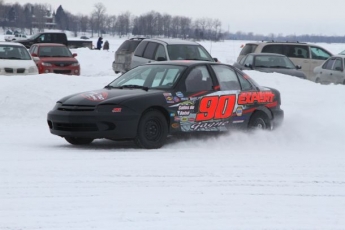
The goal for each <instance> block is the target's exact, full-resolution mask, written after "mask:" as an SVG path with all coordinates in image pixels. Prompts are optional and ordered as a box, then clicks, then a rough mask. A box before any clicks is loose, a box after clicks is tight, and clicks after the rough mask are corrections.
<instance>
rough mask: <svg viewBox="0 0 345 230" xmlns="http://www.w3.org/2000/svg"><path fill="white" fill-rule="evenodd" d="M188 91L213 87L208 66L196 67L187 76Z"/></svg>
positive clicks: (205, 89)
mask: <svg viewBox="0 0 345 230" xmlns="http://www.w3.org/2000/svg"><path fill="white" fill-rule="evenodd" d="M185 85H186V91H187V92H199V91H210V90H213V89H212V85H213V84H212V79H211V76H210V74H209V72H208V70H207V68H206V66H198V67H195V68H194V69H193V70H192V71H191V72H190V73H189V74H188V76H187V78H186V81H185Z"/></svg>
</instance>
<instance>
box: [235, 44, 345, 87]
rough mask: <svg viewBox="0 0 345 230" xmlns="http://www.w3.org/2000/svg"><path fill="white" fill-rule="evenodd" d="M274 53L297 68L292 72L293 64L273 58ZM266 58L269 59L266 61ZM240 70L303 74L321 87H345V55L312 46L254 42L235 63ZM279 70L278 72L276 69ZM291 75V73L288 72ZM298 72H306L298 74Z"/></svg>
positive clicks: (247, 45) (244, 48) (243, 49)
mask: <svg viewBox="0 0 345 230" xmlns="http://www.w3.org/2000/svg"><path fill="white" fill-rule="evenodd" d="M273 53H275V54H280V59H282V56H285V57H288V58H289V59H290V60H291V62H292V63H293V64H294V66H295V68H293V69H291V70H289V71H286V70H282V69H288V68H289V69H290V68H291V65H290V64H288V63H289V61H288V60H287V59H285V63H286V65H283V66H281V64H282V63H283V62H282V61H280V64H279V65H276V64H275V62H277V59H272V55H273ZM263 59H265V60H263ZM235 66H237V67H238V68H240V69H256V70H259V71H264V72H267V71H271V72H273V71H274V72H280V73H286V74H290V75H293V76H298V77H301V78H304V77H303V74H304V75H305V77H306V78H307V79H309V80H311V81H314V82H316V83H321V84H330V83H334V84H345V71H344V68H345V52H342V53H339V54H337V55H333V54H332V53H331V52H330V51H328V50H326V49H325V48H323V47H321V46H318V45H315V44H309V43H300V42H274V41H272V42H251V43H247V44H245V46H244V47H243V48H242V51H241V53H240V54H239V56H238V58H237V62H236V63H235ZM277 66H278V67H279V69H277V68H276V67H277ZM287 72H289V73H287ZM297 72H303V73H298V74H297Z"/></svg>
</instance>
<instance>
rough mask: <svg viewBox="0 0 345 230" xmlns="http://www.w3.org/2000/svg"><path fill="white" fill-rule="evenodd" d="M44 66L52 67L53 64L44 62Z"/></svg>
mask: <svg viewBox="0 0 345 230" xmlns="http://www.w3.org/2000/svg"><path fill="white" fill-rule="evenodd" d="M42 65H43V66H52V64H50V63H47V62H42Z"/></svg>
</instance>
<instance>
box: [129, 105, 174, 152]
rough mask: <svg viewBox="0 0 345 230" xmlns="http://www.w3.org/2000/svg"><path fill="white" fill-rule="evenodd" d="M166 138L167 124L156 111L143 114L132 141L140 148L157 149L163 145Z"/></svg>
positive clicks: (162, 116)
mask: <svg viewBox="0 0 345 230" xmlns="http://www.w3.org/2000/svg"><path fill="white" fill-rule="evenodd" d="M167 136H168V124H167V120H166V119H165V117H164V115H163V114H162V113H161V112H159V111H158V110H149V111H147V112H145V113H144V114H143V115H142V117H141V119H140V121H139V125H138V130H137V136H136V137H135V139H134V141H135V143H136V144H137V145H138V146H139V147H140V148H146V149H158V148H160V147H162V146H163V145H164V144H165V141H166V139H167Z"/></svg>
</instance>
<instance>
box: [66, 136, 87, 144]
mask: <svg viewBox="0 0 345 230" xmlns="http://www.w3.org/2000/svg"><path fill="white" fill-rule="evenodd" d="M65 140H66V141H67V142H68V143H70V144H72V145H88V144H90V143H91V142H92V141H93V139H92V138H79V137H65Z"/></svg>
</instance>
